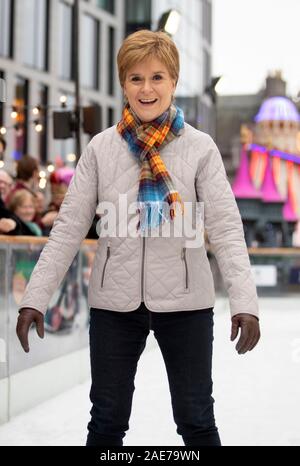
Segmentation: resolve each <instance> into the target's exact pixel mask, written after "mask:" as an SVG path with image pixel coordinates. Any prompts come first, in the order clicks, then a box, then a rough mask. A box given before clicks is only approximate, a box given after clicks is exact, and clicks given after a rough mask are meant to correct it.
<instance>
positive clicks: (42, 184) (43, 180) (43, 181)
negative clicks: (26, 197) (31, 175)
mask: <svg viewBox="0 0 300 466" xmlns="http://www.w3.org/2000/svg"><path fill="white" fill-rule="evenodd" d="M46 185H47V179H46V178H41V179H40V181H39V187H40V189H45V188H46Z"/></svg>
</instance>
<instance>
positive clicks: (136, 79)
mask: <svg viewBox="0 0 300 466" xmlns="http://www.w3.org/2000/svg"><path fill="white" fill-rule="evenodd" d="M139 80H140V78H139V77H138V76H135V77H134V78H132V80H131V81H139Z"/></svg>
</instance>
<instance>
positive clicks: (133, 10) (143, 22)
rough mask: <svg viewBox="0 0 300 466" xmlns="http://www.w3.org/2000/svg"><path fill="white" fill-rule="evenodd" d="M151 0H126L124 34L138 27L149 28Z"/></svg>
mask: <svg viewBox="0 0 300 466" xmlns="http://www.w3.org/2000/svg"><path fill="white" fill-rule="evenodd" d="M151 6H152V0H143V1H142V2H141V1H140V0H126V9H125V12H126V13H125V14H126V35H129V34H131V33H133V32H135V31H137V30H138V29H151V17H152V13H151Z"/></svg>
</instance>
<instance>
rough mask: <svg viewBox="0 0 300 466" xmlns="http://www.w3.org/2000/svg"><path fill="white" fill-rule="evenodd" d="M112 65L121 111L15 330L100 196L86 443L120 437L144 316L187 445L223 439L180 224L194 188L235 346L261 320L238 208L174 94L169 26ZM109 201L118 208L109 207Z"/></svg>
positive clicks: (204, 275)
mask: <svg viewBox="0 0 300 466" xmlns="http://www.w3.org/2000/svg"><path fill="white" fill-rule="evenodd" d="M118 68H119V78H120V83H121V86H122V89H123V91H124V97H125V103H124V110H123V115H122V119H121V120H120V122H119V123H118V125H116V126H113V127H111V128H108V129H107V130H105V131H103V132H102V133H100V134H99V135H97V136H96V137H95V138H93V140H92V141H91V142H90V143H89V145H88V146H87V148H86V150H85V151H84V152H83V155H82V156H81V159H80V161H79V163H78V166H77V169H76V174H75V176H74V179H73V180H72V183H71V186H70V188H69V190H68V193H67V195H66V198H65V200H64V203H63V205H62V207H61V210H60V213H59V216H58V218H57V220H56V222H55V224H54V228H53V230H52V233H51V236H50V240H49V242H48V244H47V245H46V246H45V248H44V250H43V252H42V254H41V257H40V259H39V261H38V264H37V266H36V268H35V270H34V272H33V274H32V277H31V280H30V283H29V285H28V288H27V290H26V292H25V295H24V297H23V300H22V303H21V306H20V308H21V310H20V315H19V322H18V325H17V332H18V336H19V338H20V340H21V343H22V345H23V348H24V350H25V351H29V346H28V338H27V335H28V328H29V326H30V325H31V323H32V322H33V321H35V322H36V325H37V332H38V334H39V336H40V337H43V313H45V311H46V308H47V304H48V301H49V299H50V296H51V295H52V293H53V292H54V290H55V289H56V288H57V286H58V284H59V283H60V281H61V279H62V277H63V275H64V274H65V272H66V270H67V269H68V267H69V265H70V263H71V261H72V259H73V257H74V255H75V253H76V252H77V250H78V248H79V246H80V243H81V241H82V239H83V238H84V237H85V235H86V232H87V231H88V229H89V226H90V224H91V222H92V219H93V216H94V213H95V209H96V207H97V205H98V208H97V211H101V213H102V216H101V222H100V226H99V233H100V237H101V238H100V241H99V245H98V250H97V253H96V256H95V261H94V265H93V270H92V273H91V277H90V281H89V305H90V306H91V320H90V354H91V371H92V387H91V393H90V397H91V401H92V404H93V406H92V410H91V415H92V418H91V421H90V423H89V425H88V429H89V434H88V439H87V445H95V446H100V445H119V446H121V445H123V437H124V436H125V431H126V430H128V422H129V417H130V413H131V403H132V396H133V392H134V377H135V373H136V368H137V363H138V360H139V357H140V355H141V354H142V352H143V349H144V347H145V344H146V339H147V335H148V334H149V332H150V330H153V331H154V335H155V338H156V339H157V341H158V344H159V346H160V349H161V351H162V354H163V357H164V361H165V364H166V369H167V373H168V380H169V385H170V392H171V397H172V407H173V414H174V420H175V422H176V424H177V432H178V434H180V435H182V438H183V441H184V443H185V445H188V446H192V445H194V446H202V445H220V439H219V435H218V429H217V427H216V425H215V420H214V413H213V401H214V400H213V398H212V380H211V360H212V340H213V306H214V299H215V297H214V286H213V279H212V275H211V271H210V267H209V263H208V259H207V255H206V252H205V248H204V246H203V242H202V243H201V244H200V245H199V244H198V243H197V242H194V243H193V242H192V245H191V244H188V243H189V242H188V235H187V234H186V231H185V230H184V232H183V233H182V234H181V236H180V235H178V234H176V233H178V231H177V230H175V224H176V222H177V226H178V224H180V221H181V219H182V218H185V217H186V216H187V217H188V215H187V213H188V210H189V209H188V207H189V205H188V206H187V207H186V205H187V204H188V203H189V202H190V203H191V204H192V206H193V207H195V205H196V202H197V201H199V202H202V203H203V204H204V210H205V228H206V230H207V234H208V237H209V240H210V243H211V246H212V248H213V250H214V253H215V255H216V257H217V259H218V262H219V266H220V269H221V272H222V275H223V278H224V281H225V284H226V287H227V290H228V293H229V298H230V307H231V313H232V340H234V339H235V338H236V337H237V334H238V331H239V328H240V329H241V334H240V338H239V341H238V344H237V350H238V352H239V353H240V354H242V353H245V352H246V351H248V350H251V349H253V348H254V346H255V345H256V343H257V341H258V339H259V324H258V318H257V316H258V306H257V295H256V288H255V285H254V282H253V278H252V275H251V270H250V263H249V257H248V253H247V248H246V245H245V240H244V235H243V227H242V222H241V218H240V215H239V211H238V209H237V205H236V202H235V199H234V196H233V194H232V191H231V188H230V185H229V183H228V181H227V178H226V174H225V170H224V166H223V163H222V159H221V156H220V153H219V151H218V149H217V147H216V146H215V144H214V142H213V141H212V139H211V138H210V137H209V136H208V135H206V134H204V133H202V132H200V131H198V130H196V129H194V128H193V127H191V126H190V125H188V124H186V123H185V122H184V118H183V113H182V111H181V110H180V109H179V108H178V107H176V106H175V105H174V104H173V97H174V92H175V89H176V85H177V81H178V75H179V55H178V50H177V48H176V46H175V44H174V43H173V41H172V40H171V39H170V38H169V37H168V36H167V35H166V34H165V33H163V32H151V31H147V30H142V31H138V32H136V33H134V34H132V35H130V36H128V37H127V38H126V39H125V41H124V42H123V44H122V46H121V48H120V50H119V53H118ZM99 201H100V204H101V201H106V202H105V204H104V205H100V204H99ZM125 201H126V203H127V204H126V207H125V208H124V203H125ZM128 205H129V208H128V209H127V206H128ZM99 206H100V207H99ZM111 206H112V207H114V212H113V213H111V215H110V216H109V215H108V216H104V215H103V214H104V212H105V209H108V210H109V209H110V208H111ZM167 207H168V208H167ZM112 210H113V209H112ZM196 210H197V209H196ZM198 213H199V212H198ZM198 217H199V215H198ZM112 218H115V219H117V222H116V223H114V222H111V219H112ZM178 220H179V222H178ZM198 220H199V219H198ZM111 223H113V225H111ZM186 223H187V224H188V225H190V222H189V220H187V222H186ZM192 224H193V225H195V221H194V220H193V219H192ZM107 226H108V227H107ZM170 226H172V232H171V231H170V230H171V228H169V227H170ZM196 226H199V223H197V224H196ZM116 230H117V232H116ZM158 230H159V234H157V231H158ZM124 232H125V233H124ZM149 232H150V233H151V232H152V233H153V234H149ZM166 233H168V234H166ZM189 246H190V247H189Z"/></svg>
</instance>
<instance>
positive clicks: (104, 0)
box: [97, 0, 115, 15]
mask: <svg viewBox="0 0 300 466" xmlns="http://www.w3.org/2000/svg"><path fill="white" fill-rule="evenodd" d="M97 6H98V7H99V8H102V9H103V10H106V11H108V12H109V13H111V14H112V15H113V14H115V0H97Z"/></svg>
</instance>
